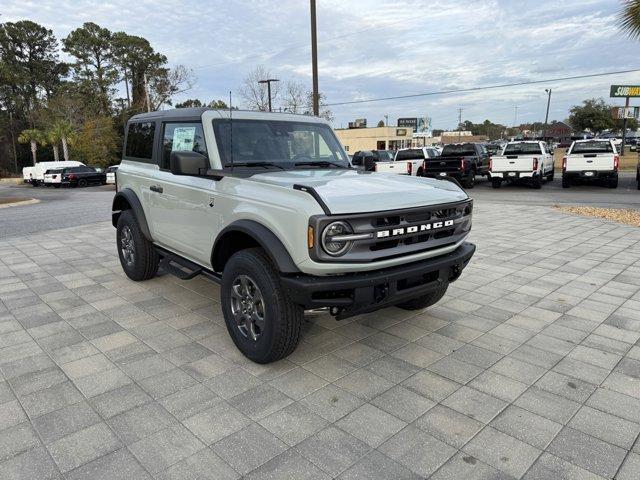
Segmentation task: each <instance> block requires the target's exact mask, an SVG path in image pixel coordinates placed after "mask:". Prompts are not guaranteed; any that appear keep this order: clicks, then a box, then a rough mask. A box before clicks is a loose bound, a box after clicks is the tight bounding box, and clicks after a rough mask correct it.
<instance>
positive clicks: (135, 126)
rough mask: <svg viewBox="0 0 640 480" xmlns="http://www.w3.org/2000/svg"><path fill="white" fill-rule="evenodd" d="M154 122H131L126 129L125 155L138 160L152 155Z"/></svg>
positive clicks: (149, 158)
mask: <svg viewBox="0 0 640 480" xmlns="http://www.w3.org/2000/svg"><path fill="white" fill-rule="evenodd" d="M155 130H156V124H155V123H153V122H132V123H130V124H129V128H128V131H127V145H126V149H125V155H126V156H127V157H131V158H137V159H140V160H151V158H152V157H153V135H154V133H155Z"/></svg>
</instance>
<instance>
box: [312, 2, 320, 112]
mask: <svg viewBox="0 0 640 480" xmlns="http://www.w3.org/2000/svg"><path fill="white" fill-rule="evenodd" d="M310 2H311V71H312V76H313V92H312V93H311V97H312V103H313V114H314V115H315V116H316V117H318V116H320V93H319V92H318V35H317V30H316V0H310Z"/></svg>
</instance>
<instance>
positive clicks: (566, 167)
mask: <svg viewBox="0 0 640 480" xmlns="http://www.w3.org/2000/svg"><path fill="white" fill-rule="evenodd" d="M619 168H620V157H619V156H618V151H617V150H616V146H615V144H614V142H613V141H612V140H610V139H590V140H576V141H575V142H573V143H572V144H571V147H569V150H567V154H566V155H565V156H564V158H563V159H562V188H569V186H570V185H571V182H572V181H580V182H585V181H586V182H591V181H602V182H604V184H605V185H606V186H607V187H609V188H617V187H618V170H619Z"/></svg>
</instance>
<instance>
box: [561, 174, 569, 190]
mask: <svg viewBox="0 0 640 480" xmlns="http://www.w3.org/2000/svg"><path fill="white" fill-rule="evenodd" d="M569 186H570V184H569V178H567V177H566V176H564V175H563V176H562V188H569Z"/></svg>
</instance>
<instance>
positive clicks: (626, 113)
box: [611, 107, 640, 119]
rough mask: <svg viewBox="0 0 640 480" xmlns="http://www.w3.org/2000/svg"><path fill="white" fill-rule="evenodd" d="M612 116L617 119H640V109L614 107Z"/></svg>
mask: <svg viewBox="0 0 640 480" xmlns="http://www.w3.org/2000/svg"><path fill="white" fill-rule="evenodd" d="M611 116H612V117H613V118H616V119H621V118H639V117H640V107H627V108H625V107H613V108H612V109H611Z"/></svg>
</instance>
